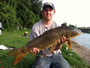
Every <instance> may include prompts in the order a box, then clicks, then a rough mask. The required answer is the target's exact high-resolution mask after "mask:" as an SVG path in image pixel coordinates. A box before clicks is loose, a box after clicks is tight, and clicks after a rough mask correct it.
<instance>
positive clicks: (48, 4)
mask: <svg viewBox="0 0 90 68" xmlns="http://www.w3.org/2000/svg"><path fill="white" fill-rule="evenodd" d="M47 6H50V7H51V8H52V9H55V7H54V4H53V3H50V2H46V3H44V4H43V7H42V10H43V9H45V8H46V7H47Z"/></svg>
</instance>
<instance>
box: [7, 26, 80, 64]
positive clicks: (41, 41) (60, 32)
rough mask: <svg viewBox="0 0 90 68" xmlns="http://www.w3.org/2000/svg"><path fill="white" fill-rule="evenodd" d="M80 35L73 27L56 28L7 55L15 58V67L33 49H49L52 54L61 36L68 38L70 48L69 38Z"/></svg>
mask: <svg viewBox="0 0 90 68" xmlns="http://www.w3.org/2000/svg"><path fill="white" fill-rule="evenodd" d="M80 34H81V30H79V29H77V28H75V27H56V28H53V29H50V30H48V31H46V32H44V33H43V34H42V35H40V36H38V37H36V38H35V39H33V40H31V41H30V42H29V43H28V44H27V45H26V46H24V47H22V48H18V49H15V50H13V51H11V52H9V53H8V55H9V56H15V61H14V65H16V64H17V63H18V62H19V61H20V60H21V59H22V58H23V57H24V56H25V55H26V54H27V53H28V52H30V50H32V49H33V48H38V49H39V50H44V49H45V48H49V47H51V50H50V51H51V52H53V51H54V47H55V46H54V45H56V44H57V42H58V40H61V38H62V36H66V37H67V38H68V40H67V42H68V45H69V46H68V47H69V48H71V43H70V38H74V37H76V36H78V35H80Z"/></svg>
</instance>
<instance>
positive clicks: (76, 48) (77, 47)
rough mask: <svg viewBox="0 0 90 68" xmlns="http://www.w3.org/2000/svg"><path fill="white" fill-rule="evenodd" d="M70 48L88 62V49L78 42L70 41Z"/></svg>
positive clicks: (89, 58)
mask: <svg viewBox="0 0 90 68" xmlns="http://www.w3.org/2000/svg"><path fill="white" fill-rule="evenodd" d="M71 43H72V49H73V51H74V52H76V53H77V54H78V55H79V56H80V57H82V58H83V59H84V60H85V61H86V62H87V63H88V64H90V49H88V48H86V47H84V46H81V45H79V44H78V43H76V42H74V41H72V42H71Z"/></svg>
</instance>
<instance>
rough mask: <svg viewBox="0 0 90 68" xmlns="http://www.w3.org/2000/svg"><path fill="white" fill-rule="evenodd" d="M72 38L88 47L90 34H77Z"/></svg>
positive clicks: (89, 45) (89, 47) (89, 46)
mask: <svg viewBox="0 0 90 68" xmlns="http://www.w3.org/2000/svg"><path fill="white" fill-rule="evenodd" d="M72 40H74V41H75V42H77V43H79V44H80V45H82V46H85V47H87V48H88V49H90V34H88V33H82V34H81V35H80V36H77V37H76V38H74V39H72Z"/></svg>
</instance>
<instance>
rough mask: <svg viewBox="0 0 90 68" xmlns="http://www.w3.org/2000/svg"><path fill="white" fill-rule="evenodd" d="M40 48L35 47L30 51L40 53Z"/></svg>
mask: <svg viewBox="0 0 90 68" xmlns="http://www.w3.org/2000/svg"><path fill="white" fill-rule="evenodd" d="M39 52H40V50H39V49H38V48H33V49H32V50H31V51H30V53H39Z"/></svg>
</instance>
